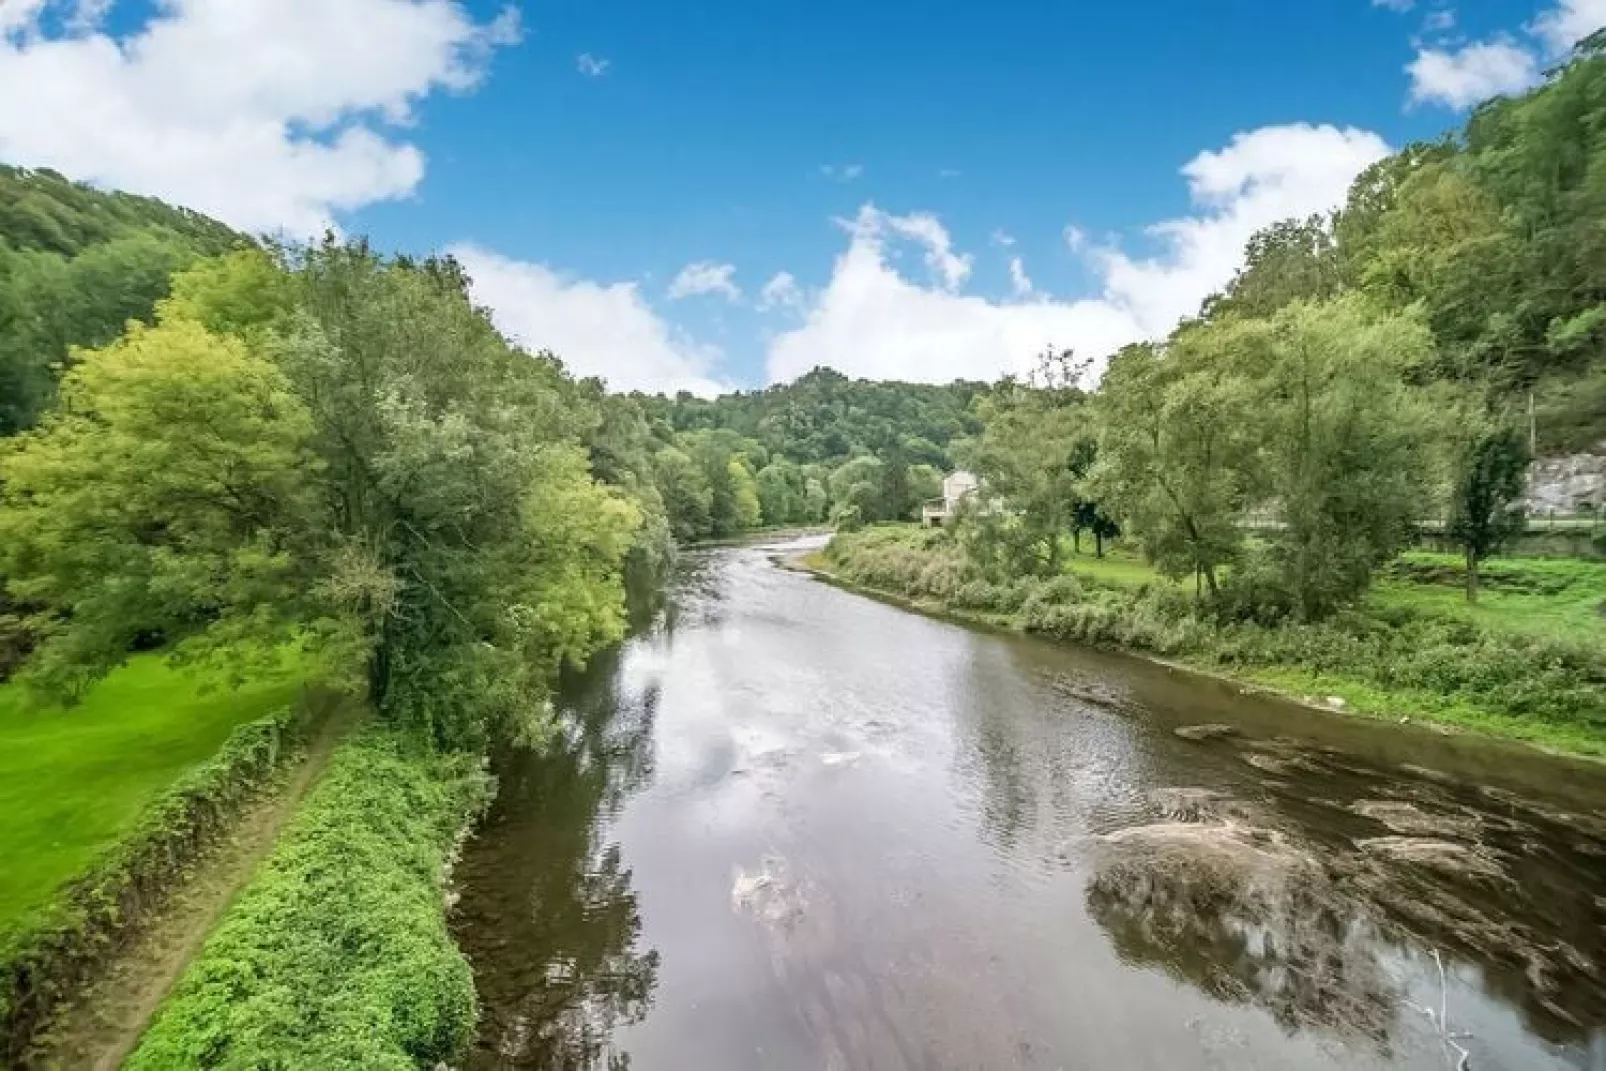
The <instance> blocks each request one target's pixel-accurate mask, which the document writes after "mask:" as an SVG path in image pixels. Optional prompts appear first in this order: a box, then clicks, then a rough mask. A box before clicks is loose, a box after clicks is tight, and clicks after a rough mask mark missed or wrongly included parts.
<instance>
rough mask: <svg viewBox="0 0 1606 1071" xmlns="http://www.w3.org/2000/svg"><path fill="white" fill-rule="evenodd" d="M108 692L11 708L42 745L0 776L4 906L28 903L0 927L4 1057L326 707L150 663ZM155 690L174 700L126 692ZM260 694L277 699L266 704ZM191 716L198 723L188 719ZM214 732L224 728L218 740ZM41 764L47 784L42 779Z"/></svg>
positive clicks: (108, 964) (217, 833)
mask: <svg viewBox="0 0 1606 1071" xmlns="http://www.w3.org/2000/svg"><path fill="white" fill-rule="evenodd" d="M181 682H182V683H181ZM104 689H105V690H104V692H102V693H97V694H96V695H92V696H91V700H96V701H95V702H86V703H85V705H84V708H82V709H80V710H76V711H73V712H71V713H69V714H60V713H54V714H53V713H52V712H50V711H32V712H29V711H26V710H24V709H22V708H20V707H19V708H18V709H14V710H12V711H11V712H10V713H11V715H12V716H11V717H10V718H9V719H7V730H8V733H9V734H10V735H11V737H12V742H13V743H15V742H16V741H17V740H19V739H21V738H23V737H27V738H29V739H31V740H32V741H33V742H34V744H35V745H36V746H35V748H34V749H33V750H31V751H22V752H16V751H13V752H8V763H9V764H11V765H13V766H14V767H15V769H14V770H12V771H8V773H7V777H6V779H5V784H6V789H7V796H8V797H10V798H9V799H8V804H9V805H8V806H7V807H6V808H5V809H4V814H5V822H4V833H5V838H4V839H5V840H6V841H8V842H10V845H9V846H10V848H11V849H12V850H11V851H9V852H8V858H9V859H11V860H12V864H13V865H10V866H8V868H7V878H8V885H9V886H10V887H11V889H12V892H13V898H12V903H13V904H22V905H24V906H23V908H22V909H21V910H17V911H14V912H12V913H11V914H9V915H8V916H7V917H6V919H5V925H4V928H3V931H0V1054H3V1055H4V1056H5V1057H6V1059H7V1060H8V1061H11V1062H16V1061H20V1060H22V1059H23V1057H24V1055H25V1054H26V1053H28V1052H29V1050H30V1049H31V1048H32V1047H33V1046H34V1044H35V1042H36V1041H37V1040H38V1038H39V1036H40V1034H41V1032H43V1031H46V1030H48V1029H50V1028H51V1027H52V1025H53V1024H54V1023H55V1020H56V1016H57V1013H58V1011H59V1009H60V1008H61V1007H62V1006H63V1005H65V1004H66V1003H68V1002H70V1001H71V1000H73V999H74V998H75V997H77V996H79V995H80V994H81V993H82V991H83V989H84V987H85V986H87V985H89V984H91V983H92V982H93V981H95V980H96V979H99V978H101V977H103V976H104V975H105V973H106V972H107V971H108V970H110V969H111V968H112V966H113V965H114V964H115V963H117V962H118V961H119V959H120V957H122V956H124V955H125V954H126V953H127V952H128V950H129V949H130V948H131V947H132V946H133V945H134V944H135V943H136V942H137V941H138V940H139V939H140V938H141V936H142V935H144V934H146V933H147V932H148V931H149V929H150V928H151V927H152V926H153V925H155V924H157V923H158V922H159V920H160V919H162V918H163V917H164V916H165V915H166V914H167V913H168V911H169V909H170V907H171V905H172V903H173V900H174V897H175V896H176V895H179V894H181V892H182V890H183V889H184V888H185V886H186V885H187V883H188V880H189V879H190V878H191V877H192V876H193V875H194V874H195V872H196V870H197V868H199V867H201V866H203V865H209V864H210V862H211V861H212V859H213V857H214V855H215V853H216V852H217V851H218V850H219V849H220V847H221V846H222V845H224V844H225V842H226V841H227V840H228V838H229V837H230V836H231V835H232V833H233V831H234V830H235V829H236V828H237V827H238V825H239V823H240V821H241V818H242V815H245V814H247V813H249V812H250V810H251V809H252V808H253V807H254V806H255V805H256V804H257V803H258V801H259V800H261V799H262V798H263V797H264V795H265V794H267V793H269V792H271V790H272V789H273V787H274V786H275V785H276V784H278V783H279V781H280V778H281V777H282V775H283V774H284V772H285V770H286V769H287V767H289V766H291V765H293V764H294V762H295V761H296V759H297V758H298V757H299V754H300V749H301V747H302V745H303V744H304V742H305V741H306V740H307V739H308V737H309V735H310V734H311V733H312V732H313V731H314V730H315V728H316V727H317V726H318V725H320V724H322V723H323V722H324V721H325V719H326V716H327V707H328V704H327V703H326V702H325V701H324V698H323V697H321V696H319V695H317V694H307V695H302V696H299V697H298V696H297V694H296V693H297V692H298V691H299V690H300V685H299V684H298V683H295V682H291V683H289V684H284V683H277V684H267V685H263V686H261V687H259V688H254V689H253V688H247V689H245V690H244V692H243V693H237V694H235V695H233V696H228V695H227V694H226V693H225V695H224V697H223V698H222V699H221V700H220V699H218V698H217V697H216V696H212V695H205V696H202V697H201V698H200V699H195V697H194V696H192V695H191V693H193V692H195V691H196V689H197V685H196V682H195V681H194V680H187V679H185V678H183V677H182V676H180V675H179V674H177V673H176V672H175V671H173V670H171V669H170V668H168V667H166V666H165V665H162V664H160V663H159V662H154V661H152V662H149V663H139V664H136V665H135V666H133V667H130V669H129V672H128V673H126V674H123V675H121V676H119V675H114V676H113V678H112V679H110V680H108V682H106V685H105V686H104ZM153 694H154V695H162V696H166V697H167V698H168V699H170V700H172V707H171V709H158V708H157V707H156V706H154V705H151V704H146V705H140V704H138V703H134V702H130V701H129V700H132V699H133V698H135V697H138V696H146V697H149V696H150V695H153ZM185 696H191V699H192V700H193V702H185V701H184V698H185ZM13 698H15V694H13ZM231 698H232V699H233V700H234V702H233V703H232V704H231V703H229V702H228V700H229V699H231ZM269 702H271V703H274V704H276V705H277V707H276V709H273V710H271V711H270V712H269V713H266V714H262V713H261V704H264V703H269ZM186 712H188V713H191V714H194V715H197V721H198V724H196V725H192V724H185V723H182V718H183V715H184V714H185V713H186ZM202 714H208V715H209V716H207V717H201V716H200V715H202ZM230 725H233V726H235V727H234V728H233V730H232V732H230V731H229V726H230ZM220 728H221V730H222V731H223V732H225V733H227V736H226V738H225V739H223V740H222V741H221V744H219V743H215V742H212V741H213V740H214V739H215V737H214V736H213V735H212V734H215V733H216V732H218V731H219V729H220ZM209 743H210V747H211V750H210V751H208V752H207V753H205V754H204V755H202V756H193V754H192V749H196V748H200V747H205V746H207V745H208V744H209ZM58 760H60V761H59V765H52V763H55V762H57V761H58ZM30 769H31V770H34V771H36V774H35V775H34V776H32V777H30V776H29V775H28V771H29V770H30ZM51 770H55V771H57V773H56V776H55V777H54V778H53V779H50V780H49V781H48V788H47V786H46V782H45V781H44V780H41V778H46V777H48V771H51ZM75 771H76V772H75ZM13 774H15V775H16V776H12V775H13ZM164 780H165V781H166V784H163V783H162V782H163V781H164ZM13 794H15V795H13ZM46 801H48V802H49V805H51V806H54V807H55V808H58V809H59V808H61V807H67V808H70V811H71V813H66V814H64V813H60V812H59V810H57V811H52V810H49V809H47V803H46ZM130 811H132V813H129V812H130ZM75 816H76V817H75Z"/></svg>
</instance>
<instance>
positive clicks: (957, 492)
mask: <svg viewBox="0 0 1606 1071" xmlns="http://www.w3.org/2000/svg"><path fill="white" fill-rule="evenodd" d="M978 486H979V482H978V481H977V479H976V474H975V473H973V472H966V471H965V470H964V469H955V470H954V471H952V472H950V473H949V474H948V475H946V476H944V477H943V478H942V497H941V498H933V499H932V500H931V501H929V502H927V503H925V504H924V505H922V506H921V507H920V523H921V524H924V525H925V526H926V527H927V528H941V527H942V526H943V525H945V524H947V523H948V522H949V521H951V520H953V517H954V514H955V513H956V512H957V511H958V510H959V503H960V502H961V501H962V500H963V499H964V498H965V496H967V495H973V494H975V493H976V488H977V487H978Z"/></svg>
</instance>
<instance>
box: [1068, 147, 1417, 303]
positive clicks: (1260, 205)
mask: <svg viewBox="0 0 1606 1071" xmlns="http://www.w3.org/2000/svg"><path fill="white" fill-rule="evenodd" d="M1389 151H1390V150H1389V146H1388V143H1387V142H1385V141H1384V140H1383V139H1382V138H1380V137H1378V136H1377V135H1376V134H1373V133H1370V132H1368V131H1364V130H1357V129H1355V128H1353V127H1346V128H1343V129H1340V128H1338V127H1333V126H1325V125H1324V126H1311V125H1308V124H1304V123H1297V124H1293V125H1290V126H1273V127H1263V128H1261V129H1259V130H1255V131H1251V132H1249V133H1246V134H1239V135H1237V136H1236V137H1234V138H1233V139H1232V141H1231V143H1229V144H1228V145H1227V146H1226V147H1225V148H1222V149H1219V150H1212V151H1209V152H1202V153H1200V154H1199V155H1198V156H1196V157H1194V158H1193V159H1192V160H1190V161H1189V162H1188V163H1187V165H1186V166H1184V167H1183V169H1182V173H1183V175H1184V176H1185V177H1186V178H1187V180H1188V191H1189V193H1190V194H1191V195H1192V198H1193V202H1194V204H1195V206H1197V208H1198V211H1197V212H1196V213H1195V214H1194V215H1191V216H1186V217H1183V218H1181V219H1172V220H1166V221H1165V222H1163V223H1158V224H1155V225H1154V226H1152V227H1150V228H1149V235H1150V236H1151V237H1152V238H1154V239H1155V240H1156V241H1158V242H1159V243H1160V245H1161V251H1160V253H1159V254H1158V255H1156V256H1153V257H1148V258H1139V259H1134V258H1132V257H1130V256H1128V255H1127V254H1125V253H1123V252H1121V251H1120V250H1119V249H1111V248H1103V249H1095V250H1093V251H1092V252H1091V254H1090V255H1091V256H1092V257H1093V258H1094V261H1095V264H1096V265H1097V266H1098V267H1099V269H1100V270H1101V271H1102V272H1103V275H1104V287H1105V294H1104V296H1105V298H1106V299H1107V300H1109V301H1111V302H1113V303H1115V304H1116V305H1118V306H1120V307H1121V308H1122V309H1125V310H1127V311H1128V312H1130V313H1131V314H1132V316H1133V317H1134V318H1135V319H1136V320H1137V321H1138V323H1140V324H1141V325H1142V326H1143V329H1144V332H1145V333H1146V334H1156V335H1158V334H1163V333H1165V332H1167V331H1169V330H1170V329H1171V328H1172V327H1173V326H1175V325H1176V323H1177V321H1178V320H1180V319H1182V318H1183V317H1185V316H1191V315H1193V314H1195V313H1196V312H1198V311H1199V305H1200V303H1201V302H1202V301H1203V300H1204V299H1205V298H1206V297H1208V296H1209V295H1210V294H1211V293H1213V292H1215V291H1217V290H1219V289H1221V287H1222V286H1224V285H1225V284H1226V283H1227V282H1228V281H1229V280H1230V279H1231V278H1232V277H1233V275H1234V274H1235V273H1236V272H1237V270H1238V267H1239V265H1241V264H1242V263H1243V253H1244V246H1245V245H1246V244H1247V243H1248V241H1249V238H1250V236H1251V235H1253V234H1254V233H1255V232H1256V231H1258V230H1260V229H1262V228H1264V227H1268V226H1270V225H1271V224H1273V223H1276V222H1277V221H1278V220H1284V219H1289V218H1303V217H1305V216H1309V215H1311V214H1313V213H1318V212H1325V211H1328V210H1330V209H1332V208H1334V207H1336V206H1338V205H1340V204H1342V203H1343V201H1344V197H1345V195H1346V194H1347V193H1348V192H1349V186H1350V183H1351V182H1353V181H1354V179H1355V176H1356V175H1358V174H1360V173H1361V172H1362V171H1363V170H1365V169H1366V168H1367V167H1368V166H1369V165H1371V164H1373V163H1375V162H1376V161H1378V160H1381V159H1382V158H1383V157H1385V156H1387V155H1388V154H1389Z"/></svg>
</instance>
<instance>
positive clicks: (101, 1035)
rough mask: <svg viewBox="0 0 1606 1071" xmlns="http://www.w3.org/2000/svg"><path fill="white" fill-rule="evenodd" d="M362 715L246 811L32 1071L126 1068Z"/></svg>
mask: <svg viewBox="0 0 1606 1071" xmlns="http://www.w3.org/2000/svg"><path fill="white" fill-rule="evenodd" d="M358 715H359V711H358V708H357V707H356V705H355V704H344V703H343V704H341V705H340V706H338V707H337V708H336V709H335V710H334V711H333V712H331V713H330V714H329V716H328V717H326V718H325V719H324V721H323V724H322V725H321V726H320V727H319V729H318V732H317V734H316V735H315V736H314V737H313V739H312V742H311V743H310V744H309V745H308V747H307V750H306V754H305V755H303V756H302V758H301V759H300V761H299V762H297V763H296V764H295V765H294V766H293V767H291V768H290V769H288V770H286V771H285V772H284V773H283V774H282V775H281V778H280V783H279V784H278V785H277V786H275V787H274V788H273V789H272V790H270V791H267V792H264V793H263V795H262V798H261V799H259V800H257V801H255V802H254V803H252V804H251V806H250V807H248V808H247V809H246V811H245V812H244V813H243V814H242V815H241V816H240V820H239V822H238V824H237V825H236V826H235V829H234V831H233V833H232V834H230V836H229V837H228V838H227V839H226V840H224V841H223V842H222V843H220V844H219V845H217V846H216V847H215V848H213V849H212V851H211V853H210V854H208V855H207V856H206V857H205V858H204V859H202V860H201V861H200V863H199V864H198V865H197V868H196V871H195V872H194V873H192V874H191V875H189V876H188V878H187V879H186V880H185V881H184V882H183V885H182V887H181V888H179V889H177V890H175V892H174V895H173V898H172V902H171V903H169V904H168V906H167V908H166V909H165V910H164V911H163V912H162V913H161V915H160V916H159V917H158V918H156V919H154V920H153V921H152V922H151V924H150V925H149V926H148V927H147V928H146V929H145V931H144V932H143V933H142V934H140V936H139V937H138V938H137V939H136V940H135V941H134V942H133V943H132V944H131V945H130V947H129V948H128V949H127V950H126V951H124V952H123V953H122V955H120V956H119V957H118V958H117V959H116V960H115V961H114V962H113V963H112V964H111V966H110V967H109V968H108V969H107V971H106V973H105V974H104V975H103V976H102V977H101V978H100V979H99V980H98V981H97V982H95V983H94V984H93V985H91V986H89V987H88V988H87V989H86V990H85V991H84V992H83V993H82V994H81V995H80V996H79V997H78V999H77V1000H75V1001H73V1002H72V1003H71V1004H70V1005H68V1006H67V1007H66V1008H64V1009H63V1010H62V1011H61V1012H60V1013H59V1014H58V1016H57V1018H56V1022H55V1025H54V1026H53V1028H52V1029H51V1030H50V1031H48V1032H47V1034H46V1036H45V1038H44V1040H43V1041H42V1042H41V1044H40V1046H39V1048H38V1050H36V1052H35V1055H34V1056H33V1058H32V1059H30V1061H29V1063H28V1066H30V1067H37V1068H71V1069H73V1071H78V1069H93V1071H114V1069H115V1068H117V1067H119V1066H121V1064H122V1062H123V1060H124V1059H126V1058H127V1057H128V1054H129V1053H131V1052H132V1051H133V1050H134V1047H135V1046H136V1045H138V1044H139V1039H140V1037H141V1036H142V1035H143V1034H144V1033H145V1028H146V1026H147V1025H148V1024H149V1023H150V1021H151V1019H152V1018H153V1017H154V1016H155V1014H156V1011H157V1009H158V1008H160V1007H161V1005H162V1001H163V1000H165V999H166V998H167V994H168V993H169V992H170V991H171V990H172V988H173V986H174V985H175V984H176V983H177V982H178V980H179V978H180V977H182V975H183V973H184V969H185V968H186V967H188V966H189V963H190V960H191V959H193V958H194V957H195V955H196V953H197V952H199V951H200V949H201V946H202V944H204V943H205V941H206V938H207V937H208V936H209V935H210V934H211V932H212V930H213V928H214V927H216V925H217V924H218V922H219V920H221V919H222V917H223V913H224V911H226V910H227V909H228V906H229V904H230V903H231V902H232V901H233V899H234V897H235V895H236V894H237V893H239V891H240V890H241V889H243V888H244V887H245V885H246V883H247V882H248V881H250V880H251V876H252V874H254V873H255V872H256V868H257V864H259V863H260V862H261V861H262V860H263V858H265V857H266V856H267V854H268V852H269V851H270V850H272V848H273V846H274V844H275V843H276V842H277V841H278V839H279V833H280V832H281V831H282V830H283V828H284V826H285V824H286V823H287V822H288V821H289V820H290V817H291V816H292V815H294V814H295V812H296V809H297V807H299V806H300V804H301V801H302V800H303V799H304V798H305V797H306V795H307V792H308V791H309V790H310V789H311V788H312V786H313V785H314V784H316V783H317V781H318V779H319V777H320V776H321V775H322V773H323V771H324V768H325V766H327V765H328V761H329V756H330V754H331V753H332V752H333V751H334V747H335V744H337V743H338V742H339V740H340V738H341V737H343V736H344V735H345V733H346V731H347V730H348V729H350V728H351V726H352V724H353V723H354V722H355V721H356V720H357V717H358Z"/></svg>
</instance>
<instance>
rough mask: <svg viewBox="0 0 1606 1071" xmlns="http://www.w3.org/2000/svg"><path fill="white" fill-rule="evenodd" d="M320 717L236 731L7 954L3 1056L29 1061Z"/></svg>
mask: <svg viewBox="0 0 1606 1071" xmlns="http://www.w3.org/2000/svg"><path fill="white" fill-rule="evenodd" d="M313 720H314V718H313V713H312V711H311V708H310V707H309V706H308V705H306V704H298V705H296V706H295V707H287V708H285V709H283V710H280V711H277V712H275V713H273V714H270V715H268V716H267V717H264V718H259V719H257V720H256V721H252V722H247V723H246V724H244V725H242V726H240V727H239V728H237V729H235V730H234V732H233V733H232V734H230V736H229V738H228V739H227V740H226V741H225V742H224V744H223V746H222V747H221V748H220V749H219V750H218V753H217V754H216V755H215V756H214V757H213V758H211V759H209V760H207V761H206V762H204V763H202V764H201V765H200V766H197V767H196V768H195V769H193V770H191V771H190V772H189V773H188V774H186V775H185V776H184V777H183V778H182V779H180V780H179V781H177V782H176V783H175V784H174V785H173V786H172V787H171V788H170V789H168V790H167V791H166V792H165V793H163V794H162V795H161V796H160V797H158V798H157V800H156V801H155V802H154V803H152V804H151V806H150V807H149V808H147V809H146V811H145V812H144V814H142V815H141V816H140V819H139V821H138V823H137V824H136V825H135V826H134V828H133V829H132V830H131V831H130V832H129V833H128V835H126V836H125V837H123V838H122V839H121V840H120V841H118V842H117V844H116V845H115V846H114V847H113V848H112V849H111V850H110V851H109V852H108V853H107V854H106V856H105V857H103V858H102V859H101V860H100V861H99V862H97V863H96V864H95V866H94V867H93V869H91V870H90V871H89V873H87V874H85V875H84V876H83V877H81V878H79V879H77V880H76V881H74V882H72V883H71V884H70V885H68V886H67V888H66V889H65V890H64V891H63V892H62V894H61V896H60V898H59V899H58V900H57V902H56V904H55V905H54V906H53V907H52V908H51V909H50V910H49V911H48V912H47V913H46V915H45V916H44V917H43V919H42V920H41V921H40V922H39V923H38V924H36V925H34V926H31V927H30V928H28V929H27V930H25V931H23V932H21V933H18V934H15V935H13V936H11V937H9V938H8V939H7V941H6V944H5V947H4V948H3V949H0V1039H3V1045H0V1052H3V1053H4V1055H5V1056H6V1057H7V1060H6V1063H7V1064H8V1065H10V1064H14V1063H16V1062H19V1061H21V1060H22V1058H23V1056H24V1053H25V1052H26V1050H27V1049H28V1047H29V1045H31V1044H32V1042H33V1039H34V1036H35V1034H36V1033H37V1032H38V1030H39V1029H40V1028H41V1027H42V1026H43V1025H44V1024H45V1022H46V1021H47V1020H48V1018H49V1016H50V1013H51V1012H52V1011H53V1010H54V1009H55V1008H56V1006H57V1005H58V1004H60V1003H61V1002H62V1001H63V1000H64V999H65V998H66V997H68V996H69V995H71V994H72V993H74V992H75V991H76V990H77V989H78V987H79V986H81V985H82V984H83V983H84V981H85V979H87V978H88V977H89V976H91V975H92V974H93V973H94V972H95V971H96V969H97V968H98V967H99V966H100V965H102V964H104V963H105V961H106V960H107V958H108V957H109V956H111V955H112V954H114V953H115V952H116V951H117V950H118V949H119V948H121V947H122V944H123V942H124V941H125V940H127V938H128V937H129V936H130V935H132V934H133V933H134V932H135V931H137V930H138V928H139V927H140V926H141V925H142V924H143V923H144V921H145V920H146V918H147V917H148V916H149V915H150V914H151V913H152V912H153V911H156V910H159V909H160V908H161V907H162V906H163V905H165V904H166V902H167V898H168V895H169V894H170V892H171V891H172V888H173V886H174V883H175V875H177V874H179V873H181V872H182V871H183V870H184V869H185V868H187V867H188V866H189V865H190V864H191V863H193V862H194V861H195V860H196V859H197V858H198V857H199V856H200V855H201V854H202V853H203V852H205V851H206V850H207V849H208V848H209V847H210V846H211V845H213V844H215V843H216V842H217V841H218V839H219V838H220V837H222V836H223V835H224V834H225V833H226V832H227V831H228V829H229V828H230V827H231V826H232V825H233V822H234V820H235V818H236V817H237V816H238V815H239V812H240V810H241V808H242V807H243V806H244V805H245V804H246V802H247V801H249V800H250V799H251V798H252V797H254V796H255V795H256V794H257V793H258V792H260V791H261V790H262V789H263V788H264V787H265V786H266V785H267V784H268V783H269V782H270V781H271V779H272V778H273V776H274V775H275V774H276V773H277V771H278V770H279V768H280V766H281V765H282V764H283V761H284V759H285V757H286V755H287V754H288V753H290V751H291V750H292V748H293V746H294V744H295V743H296V742H298V741H299V740H300V739H301V738H302V737H303V736H304V734H305V732H306V731H307V728H308V726H309V725H310V724H311V722H312V721H313Z"/></svg>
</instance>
